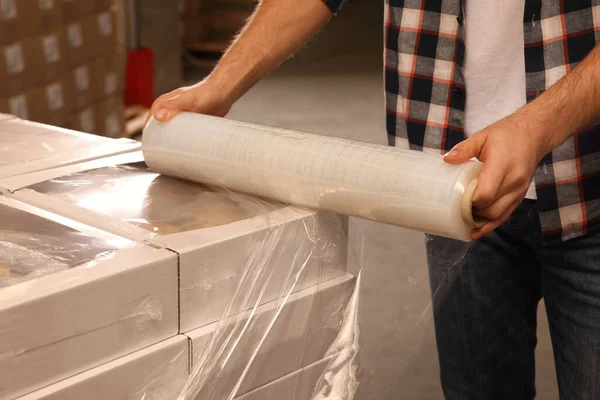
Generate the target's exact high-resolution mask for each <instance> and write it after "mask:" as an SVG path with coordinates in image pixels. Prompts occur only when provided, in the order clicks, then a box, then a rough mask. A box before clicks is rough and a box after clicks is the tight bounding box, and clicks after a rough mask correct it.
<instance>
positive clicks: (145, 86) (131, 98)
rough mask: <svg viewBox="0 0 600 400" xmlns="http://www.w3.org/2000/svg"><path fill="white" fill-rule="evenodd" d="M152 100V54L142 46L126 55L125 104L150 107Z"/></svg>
mask: <svg viewBox="0 0 600 400" xmlns="http://www.w3.org/2000/svg"><path fill="white" fill-rule="evenodd" d="M153 101H154V55H153V54H152V50H151V49H148V48H142V49H139V50H135V51H131V52H129V54H128V55H127V76H126V79H125V105H127V106H134V105H141V106H144V107H148V108H150V107H151V106H152V102H153Z"/></svg>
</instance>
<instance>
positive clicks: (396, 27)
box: [325, 0, 600, 241]
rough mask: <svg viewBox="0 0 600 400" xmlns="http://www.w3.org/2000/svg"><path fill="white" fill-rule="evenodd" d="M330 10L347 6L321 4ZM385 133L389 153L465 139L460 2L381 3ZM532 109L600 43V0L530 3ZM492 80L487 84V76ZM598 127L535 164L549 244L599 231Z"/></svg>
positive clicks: (443, 148)
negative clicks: (535, 101) (537, 99)
mask: <svg viewBox="0 0 600 400" xmlns="http://www.w3.org/2000/svg"><path fill="white" fill-rule="evenodd" d="M325 2H326V4H327V5H328V6H329V7H330V8H331V10H332V11H333V12H337V11H339V10H340V9H341V8H342V7H343V6H344V5H345V3H347V2H349V0H325ZM384 7H385V28H386V30H385V32H386V33H385V56H384V64H385V94H386V122H387V123H386V127H387V135H388V139H389V143H390V145H392V146H398V147H404V148H410V149H414V150H420V151H427V152H435V153H438V154H439V153H445V152H447V151H448V150H450V149H451V148H452V147H453V146H454V145H456V144H457V143H459V142H461V141H462V140H464V139H465V135H464V131H463V121H464V110H465V97H466V93H465V84H464V78H463V61H464V54H465V45H464V41H463V28H464V26H463V25H464V23H463V1H462V0H385V2H384ZM523 31H524V38H525V48H524V49H523V51H524V52H525V69H526V73H527V76H526V80H527V97H528V101H531V100H532V99H534V98H535V97H536V96H538V95H539V94H540V93H542V92H543V91H544V90H546V89H548V88H549V87H550V86H552V85H553V84H554V83H556V82H557V81H558V80H559V79H560V78H561V77H563V76H564V75H565V74H566V73H567V72H569V71H570V70H571V69H572V68H573V67H574V66H575V65H577V63H579V62H580V61H582V60H583V58H585V57H586V56H587V55H588V54H589V52H590V51H591V50H592V49H593V48H594V47H595V46H596V43H598V41H600V0H526V1H525V10H524V17H523ZM490 78H491V79H493V77H490ZM599 131H600V128H594V129H591V130H589V131H586V132H580V133H578V134H576V135H575V136H573V137H572V138H571V139H569V140H568V141H566V142H565V143H563V144H562V145H561V146H560V147H558V148H557V149H556V150H554V151H553V152H552V153H550V154H547V155H546V156H545V157H544V158H543V159H542V161H541V162H540V164H539V166H538V169H537V172H536V175H535V182H536V191H537V199H538V209H539V211H540V219H541V223H542V231H543V232H542V234H543V236H544V239H545V240H546V241H556V240H568V239H572V238H576V237H579V236H583V235H585V234H587V233H588V232H590V231H591V230H595V229H597V228H599V227H600V132H599Z"/></svg>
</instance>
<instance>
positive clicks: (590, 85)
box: [516, 46, 600, 152]
mask: <svg viewBox="0 0 600 400" xmlns="http://www.w3.org/2000/svg"><path fill="white" fill-rule="evenodd" d="M516 115H519V116H521V117H522V118H523V120H526V121H528V122H527V123H526V129H527V130H528V131H530V132H531V133H532V134H533V135H536V136H539V140H540V142H541V143H542V148H543V152H550V151H551V150H553V149H555V148H556V147H558V146H559V145H560V144H561V143H562V142H564V141H565V140H567V139H568V138H569V137H571V136H572V135H573V134H574V133H576V132H580V131H582V130H584V129H586V128H589V127H590V126H592V125H594V124H595V123H597V122H598V121H599V120H600V46H596V48H595V49H594V50H593V51H592V52H591V53H590V54H589V55H588V56H587V57H586V58H585V59H584V60H583V61H582V62H581V63H580V64H579V65H578V66H577V67H576V68H574V69H573V70H572V71H571V72H569V73H568V74H566V75H565V76H564V77H563V78H562V79H561V80H560V81H558V82H557V83H556V84H555V85H554V86H552V87H551V88H550V89H548V90H547V91H546V92H545V93H543V94H542V95H541V96H540V97H538V98H537V99H535V100H534V101H532V102H531V103H529V104H528V105H527V106H525V107H523V108H522V109H521V110H520V111H518V112H517V113H516Z"/></svg>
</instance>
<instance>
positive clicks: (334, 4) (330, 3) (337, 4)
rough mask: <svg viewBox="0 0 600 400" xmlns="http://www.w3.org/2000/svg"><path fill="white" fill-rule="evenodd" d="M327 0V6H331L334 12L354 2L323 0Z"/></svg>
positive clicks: (348, 0)
mask: <svg viewBox="0 0 600 400" xmlns="http://www.w3.org/2000/svg"><path fill="white" fill-rule="evenodd" d="M323 1H324V2H325V4H327V7H329V9H330V10H331V12H332V13H334V14H336V13H337V12H338V11H340V10H341V9H342V8H344V6H345V5H346V4H348V3H350V2H352V0H323Z"/></svg>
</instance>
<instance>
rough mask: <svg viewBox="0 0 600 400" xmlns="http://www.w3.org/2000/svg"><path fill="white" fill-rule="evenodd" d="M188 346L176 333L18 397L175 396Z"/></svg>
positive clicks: (147, 399)
mask: <svg viewBox="0 0 600 400" xmlns="http://www.w3.org/2000/svg"><path fill="white" fill-rule="evenodd" d="M188 347H189V346H188V338H187V337H186V336H184V335H177V336H175V337H174V338H171V339H168V340H165V341H163V342H160V343H158V344H155V345H152V346H150V347H148V348H145V349H143V350H140V351H136V352H134V353H132V354H130V355H128V356H125V357H122V358H118V359H116V360H114V361H111V362H109V363H107V364H104V365H102V366H100V367H96V368H93V369H91V370H89V371H86V372H84V373H81V374H79V375H75V376H73V377H71V378H68V379H65V380H63V381H60V382H58V383H55V384H53V385H50V386H48V387H46V388H44V389H41V390H38V391H35V392H33V393H31V394H28V395H25V396H23V397H19V399H17V400H82V399H85V400H108V399H110V400H125V399H131V400H141V399H143V400H174V399H176V398H177V395H178V394H179V391H180V390H181V388H182V387H183V385H184V384H185V381H186V380H187V377H188V370H189V348H188Z"/></svg>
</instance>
